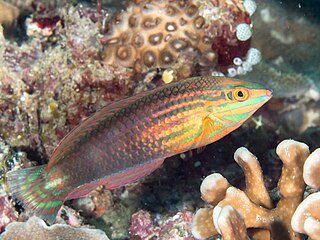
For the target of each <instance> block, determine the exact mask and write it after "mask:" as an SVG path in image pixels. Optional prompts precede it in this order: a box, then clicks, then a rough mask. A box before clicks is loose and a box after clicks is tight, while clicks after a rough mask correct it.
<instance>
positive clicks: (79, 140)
mask: <svg viewBox="0 0 320 240" xmlns="http://www.w3.org/2000/svg"><path fill="white" fill-rule="evenodd" d="M270 98H271V92H270V91H269V90H267V89H265V88H264V87H263V86H261V85H259V84H256V83H250V82H245V81H241V80H235V79H230V78H226V77H195V78H189V79H186V80H182V81H179V82H174V83H171V84H168V85H164V86H161V87H158V88H156V89H154V90H151V91H148V92H144V93H141V94H138V95H136V96H133V97H128V98H124V99H121V100H119V101H115V102H112V103H110V104H109V105H107V106H105V107H104V108H102V109H101V110H100V111H98V112H96V113H95V114H93V115H92V116H91V117H89V118H87V119H86V120H84V121H83V122H81V124H79V125H78V126H77V127H76V128H74V129H73V130H72V131H71V132H70V133H69V134H68V135H67V136H66V137H65V138H64V139H63V140H62V141H61V142H60V144H59V146H58V147H57V148H56V149H55V151H54V152H53V154H52V156H51V158H50V160H49V163H48V164H47V165H43V166H37V167H33V168H28V169H22V170H17V171H12V172H8V173H7V187H8V191H9V193H10V194H11V195H12V196H13V197H14V198H16V199H17V200H18V201H20V202H21V203H22V204H23V205H24V207H26V208H29V209H31V210H33V211H34V212H35V213H36V214H37V215H40V216H41V217H42V218H43V219H46V220H47V221H48V222H49V223H52V222H53V221H54V220H55V217H56V214H57V212H58V210H59V209H60V207H61V206H62V204H63V202H64V201H65V200H68V199H73V198H78V197H80V196H84V195H86V194H87V193H89V192H90V191H92V190H93V189H95V188H96V187H97V186H99V185H101V184H106V186H107V187H108V188H109V189H112V188H116V187H118V186H121V185H124V184H127V183H130V182H133V181H135V180H137V179H140V178H142V177H144V176H146V175H148V174H149V173H151V172H153V171H154V170H155V169H157V168H158V167H159V166H160V165H161V164H162V162H163V161H164V159H165V158H167V157H170V156H173V155H176V154H179V153H182V152H185V151H187V150H190V149H194V148H200V147H202V146H205V145H207V144H209V143H212V142H214V141H217V140H219V139H220V138H222V137H223V136H225V135H227V134H228V133H230V132H231V131H233V130H235V129H236V128H238V127H239V126H240V125H241V124H242V123H243V122H244V121H245V120H246V119H248V118H249V117H250V116H251V115H252V114H253V113H254V112H255V111H256V110H257V109H258V108H260V107H261V106H262V105H263V104H264V103H265V102H267V101H268V100H269V99H270Z"/></svg>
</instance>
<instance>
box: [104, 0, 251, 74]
mask: <svg viewBox="0 0 320 240" xmlns="http://www.w3.org/2000/svg"><path fill="white" fill-rule="evenodd" d="M255 8H256V5H255V2H254V1H252V0H244V1H243V0H240V1H239V0H237V1H232V2H231V1H225V0H219V1H208V0H187V1H180V0H161V1H158V0H135V1H130V3H129V4H128V6H127V8H126V10H125V11H123V12H121V13H119V14H117V15H115V16H114V18H113V19H112V21H110V23H109V26H108V33H107V35H106V36H105V37H104V44H105V50H104V57H103V58H104V62H105V63H108V64H111V65H115V66H117V65H121V66H124V67H129V68H133V70H134V71H136V72H146V71H148V70H149V69H152V68H156V67H158V68H168V67H172V66H174V65H176V67H175V68H180V70H181V71H177V72H178V73H179V75H180V77H188V76H190V74H191V69H192V67H193V66H194V65H197V64H198V65H200V66H201V67H209V68H211V69H212V70H214V71H219V72H221V71H222V72H225V73H229V74H230V75H236V74H237V71H238V74H243V73H245V72H246V71H248V70H249V69H250V67H251V65H253V64H256V63H257V62H256V58H255V57H254V56H256V55H255V54H252V53H253V52H254V51H253V52H252V51H251V53H250V52H249V53H248V50H249V49H250V38H251V35H252V32H251V31H252V30H251V19H250V15H251V14H253V12H254V11H255ZM182 59H183V60H184V61H182V62H183V63H181V60H182ZM241 59H242V60H243V61H242V60H241ZM186 65H187V66H186Z"/></svg>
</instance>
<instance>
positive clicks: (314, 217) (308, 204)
mask: <svg viewBox="0 0 320 240" xmlns="http://www.w3.org/2000/svg"><path fill="white" fill-rule="evenodd" d="M319 168H320V148H318V149H316V150H315V151H314V152H312V153H311V154H310V156H309V157H308V158H307V160H306V162H305V164H304V166H303V178H304V181H305V182H306V184H308V185H309V186H311V187H313V188H316V189H319V188H320V183H319ZM319 220H320V192H317V193H313V194H311V195H309V196H308V197H307V198H306V199H304V200H303V201H302V203H300V205H299V206H298V207H297V209H296V211H295V212H294V214H293V216H292V219H291V226H292V228H293V229H294V231H296V232H299V233H304V234H307V235H308V236H309V237H310V238H311V239H313V240H319V239H320V221H319Z"/></svg>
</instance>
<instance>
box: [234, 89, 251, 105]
mask: <svg viewBox="0 0 320 240" xmlns="http://www.w3.org/2000/svg"><path fill="white" fill-rule="evenodd" d="M232 95H233V98H234V99H235V100H236V101H238V102H242V101H245V100H247V99H248V97H249V92H248V90H247V89H242V88H239V89H235V90H234V91H233V94H232Z"/></svg>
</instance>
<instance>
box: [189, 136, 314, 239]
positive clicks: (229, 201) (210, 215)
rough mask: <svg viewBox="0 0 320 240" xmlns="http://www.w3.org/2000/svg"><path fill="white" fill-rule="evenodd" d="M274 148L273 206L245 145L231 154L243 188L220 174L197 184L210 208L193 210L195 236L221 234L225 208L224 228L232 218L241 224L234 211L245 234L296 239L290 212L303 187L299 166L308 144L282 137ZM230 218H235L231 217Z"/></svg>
mask: <svg viewBox="0 0 320 240" xmlns="http://www.w3.org/2000/svg"><path fill="white" fill-rule="evenodd" d="M276 152H277V154H278V156H279V158H280V159H281V161H282V162H283V167H282V174H281V177H280V180H279V182H278V188H279V194H280V196H281V199H280V200H279V202H278V203H277V206H276V207H275V208H273V202H272V200H271V198H270V196H269V194H268V191H267V189H266V187H265V185H264V183H263V176H262V171H261V167H260V165H259V162H258V160H257V158H256V157H255V156H254V155H253V154H252V153H250V152H249V151H248V150H247V149H246V148H243V147H242V148H239V149H238V150H237V151H236V152H235V154H234V158H235V160H236V162H237V163H238V164H239V165H240V167H241V168H242V170H243V171H244V174H245V179H246V188H245V189H244V190H243V191H242V190H240V189H237V188H235V187H233V186H230V184H229V183H228V182H227V180H226V179H225V178H224V177H222V176H221V175H220V174H216V173H215V174H212V175H209V176H208V177H206V178H205V179H204V181H203V182H202V184H201V188H200V189H201V194H202V198H203V199H204V200H205V201H207V202H208V203H210V204H211V205H213V206H214V209H212V208H202V209H199V210H198V211H197V213H196V214H195V217H194V219H193V226H192V232H193V234H194V236H195V237H197V238H199V239H205V238H208V237H210V236H213V235H216V234H217V233H220V234H224V233H223V230H222V228H221V224H220V222H221V221H220V220H219V218H220V217H221V214H222V213H223V212H224V211H226V212H227V213H228V212H229V213H228V214H226V215H227V219H229V220H228V222H230V223H229V224H228V227H227V228H232V227H233V225H234V224H233V222H234V221H236V222H240V224H242V223H241V221H239V218H240V217H239V216H238V217H237V216H236V215H237V212H238V213H239V214H240V216H242V217H243V219H244V223H245V226H246V228H247V229H248V228H249V230H248V235H249V236H252V235H254V236H255V239H270V238H272V239H292V240H293V239H300V236H299V234H297V233H295V232H294V231H293V229H292V228H291V216H292V215H293V212H294V211H295V209H296V208H297V206H298V205H299V203H300V202H301V200H302V197H303V193H304V190H305V183H304V181H303V177H302V171H301V169H302V167H303V164H304V162H305V160H306V159H307V157H308V156H309V148H308V146H307V145H305V144H303V143H300V142H296V141H294V140H284V141H282V142H281V143H280V144H279V145H278V147H277V149H276ZM226 206H231V207H232V208H233V209H234V210H236V211H237V212H234V210H230V209H229V210H228V209H227V210H224V209H225V207H226ZM231 213H232V214H231ZM222 216H223V215H222ZM225 218H226V217H225ZM230 218H231V219H236V220H233V221H231V220H230ZM237 224H239V223H237ZM251 228H254V231H253V232H251V231H250V230H251ZM241 229H243V227H242V228H241ZM229 230H230V229H229ZM257 236H259V237H257Z"/></svg>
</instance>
